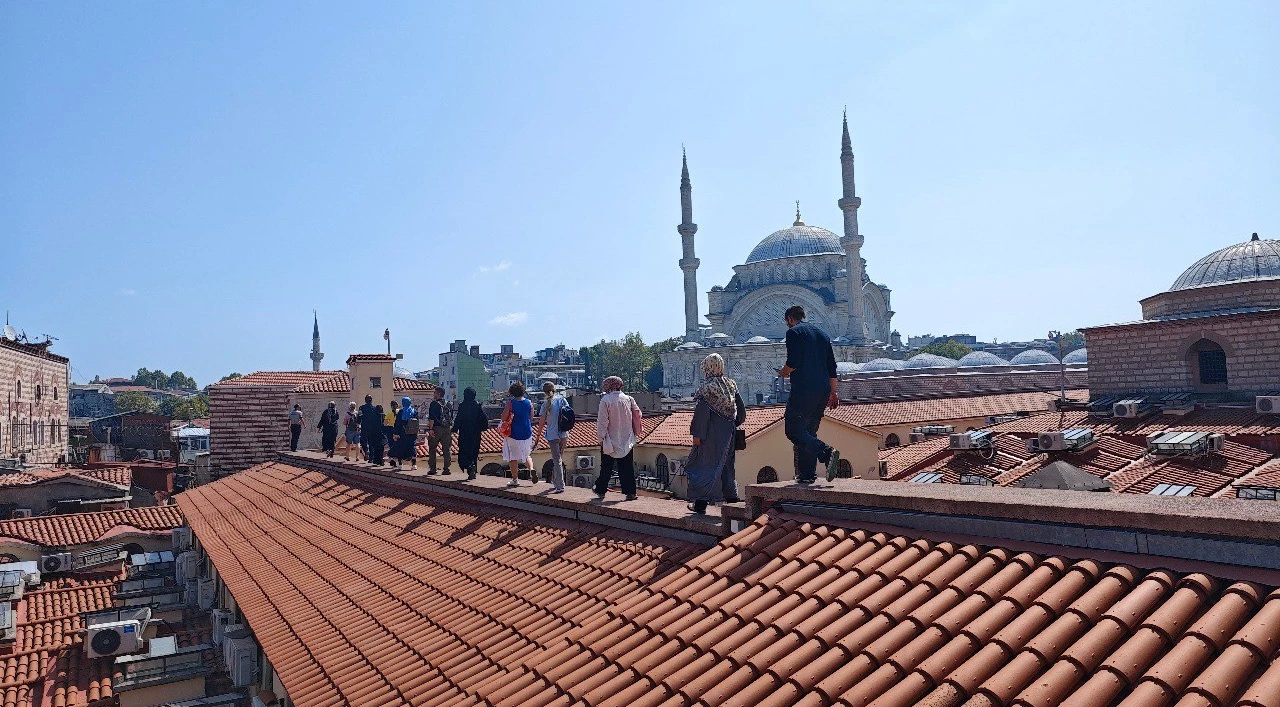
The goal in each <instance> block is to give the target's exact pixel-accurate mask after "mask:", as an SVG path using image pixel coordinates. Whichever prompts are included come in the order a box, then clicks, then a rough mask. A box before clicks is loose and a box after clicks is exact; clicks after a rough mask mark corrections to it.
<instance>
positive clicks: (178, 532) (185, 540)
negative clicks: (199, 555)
mask: <svg viewBox="0 0 1280 707" xmlns="http://www.w3.org/2000/svg"><path fill="white" fill-rule="evenodd" d="M173 549H174V550H178V551H182V550H190V549H191V528H188V527H185V526H184V527H181V528H174V529H173Z"/></svg>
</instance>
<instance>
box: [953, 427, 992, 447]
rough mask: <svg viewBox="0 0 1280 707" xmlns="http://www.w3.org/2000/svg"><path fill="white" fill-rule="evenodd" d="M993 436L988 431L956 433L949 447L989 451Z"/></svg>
mask: <svg viewBox="0 0 1280 707" xmlns="http://www.w3.org/2000/svg"><path fill="white" fill-rule="evenodd" d="M991 440H992V434H991V433H990V432H988V431H986V430H970V431H969V432H956V433H954V434H952V435H951V436H950V437H949V444H948V447H949V448H951V449H957V450H964V449H987V448H988V447H990V446H991Z"/></svg>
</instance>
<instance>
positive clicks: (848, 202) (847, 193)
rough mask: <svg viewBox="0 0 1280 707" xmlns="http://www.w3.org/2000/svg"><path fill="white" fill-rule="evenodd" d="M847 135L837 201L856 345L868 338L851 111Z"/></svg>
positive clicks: (849, 328) (849, 330)
mask: <svg viewBox="0 0 1280 707" xmlns="http://www.w3.org/2000/svg"><path fill="white" fill-rule="evenodd" d="M843 123H844V125H843V129H844V134H843V135H842V136H841V138H840V181H841V185H842V186H843V190H842V192H841V194H842V196H841V197H840V200H839V201H837V202H836V204H837V205H839V207H840V210H841V211H843V212H844V235H843V236H841V237H840V246H841V247H843V248H844V257H845V260H846V265H845V268H846V270H847V278H846V280H847V282H848V287H849V292H848V295H849V318H848V321H847V322H846V324H845V331H844V335H845V337H846V338H848V339H849V340H850V342H851V343H853V344H864V343H866V339H867V335H866V332H867V319H866V312H865V309H866V301H865V300H864V299H863V294H862V234H861V233H858V207H859V206H862V199H860V198H858V196H857V190H856V189H855V188H854V184H853V144H852V143H851V142H850V140H849V111H848V109H846V110H845V114H844V119H843Z"/></svg>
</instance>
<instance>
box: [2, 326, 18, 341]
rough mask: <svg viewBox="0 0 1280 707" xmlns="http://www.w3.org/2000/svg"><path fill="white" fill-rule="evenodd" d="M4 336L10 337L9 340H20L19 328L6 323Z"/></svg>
mask: <svg viewBox="0 0 1280 707" xmlns="http://www.w3.org/2000/svg"><path fill="white" fill-rule="evenodd" d="M4 338H6V339H8V340H9V341H17V340H18V330H17V329H14V328H13V327H11V326H9V325H8V324H5V325H4Z"/></svg>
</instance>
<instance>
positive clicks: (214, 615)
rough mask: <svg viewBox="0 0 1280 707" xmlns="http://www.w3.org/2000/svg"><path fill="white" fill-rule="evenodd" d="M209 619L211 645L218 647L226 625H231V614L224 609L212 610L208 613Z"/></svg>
mask: <svg viewBox="0 0 1280 707" xmlns="http://www.w3.org/2000/svg"><path fill="white" fill-rule="evenodd" d="M210 618H211V620H212V622H213V645H215V646H220V645H222V636H223V634H224V633H226V630H227V624H229V623H231V612H230V611H227V610H226V609H214V610H213V611H212V612H210Z"/></svg>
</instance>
